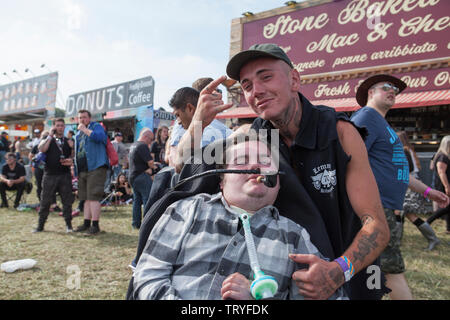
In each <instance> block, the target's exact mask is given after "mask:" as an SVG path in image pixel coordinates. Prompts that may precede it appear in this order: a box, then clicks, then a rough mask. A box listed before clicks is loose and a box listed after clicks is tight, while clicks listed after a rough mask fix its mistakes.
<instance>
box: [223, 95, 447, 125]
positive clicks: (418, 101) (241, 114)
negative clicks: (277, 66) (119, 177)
mask: <svg viewBox="0 0 450 320" xmlns="http://www.w3.org/2000/svg"><path fill="white" fill-rule="evenodd" d="M395 101H396V103H395V106H394V107H393V109H399V108H415V107H427V106H437V105H444V104H450V90H448V89H447V90H435V91H422V92H411V93H401V94H399V95H398V96H397V97H396V98H395ZM311 103H312V104H314V105H325V106H329V107H332V108H335V109H336V111H356V110H358V109H359V108H360V106H359V104H358V103H357V102H356V99H355V98H341V99H326V100H311ZM216 118H217V119H235V118H256V114H255V113H254V112H253V110H252V109H251V108H250V107H248V106H246V107H237V108H234V109H230V110H227V111H226V112H222V113H220V114H218V115H217V116H216Z"/></svg>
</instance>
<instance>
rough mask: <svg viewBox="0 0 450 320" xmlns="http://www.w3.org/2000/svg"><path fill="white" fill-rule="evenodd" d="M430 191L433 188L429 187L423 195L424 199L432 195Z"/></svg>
mask: <svg viewBox="0 0 450 320" xmlns="http://www.w3.org/2000/svg"><path fill="white" fill-rule="evenodd" d="M430 191H431V188H430V187H428V188H427V190H425V192H424V193H423V197H424V198H427V197H428V194H429V193H430Z"/></svg>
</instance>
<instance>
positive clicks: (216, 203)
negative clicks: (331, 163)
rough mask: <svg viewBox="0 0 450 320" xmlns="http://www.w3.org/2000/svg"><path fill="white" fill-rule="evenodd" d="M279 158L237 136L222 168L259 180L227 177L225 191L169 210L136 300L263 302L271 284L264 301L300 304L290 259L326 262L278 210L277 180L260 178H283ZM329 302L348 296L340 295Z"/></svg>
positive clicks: (139, 271)
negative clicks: (261, 291)
mask: <svg viewBox="0 0 450 320" xmlns="http://www.w3.org/2000/svg"><path fill="white" fill-rule="evenodd" d="M274 158H275V157H272V155H271V154H270V149H269V147H268V145H267V144H266V143H265V142H263V141H262V140H255V139H251V137H250V136H249V135H245V136H242V135H238V136H235V137H234V138H233V140H232V143H230V144H227V148H226V151H225V152H224V159H223V160H224V161H223V162H222V163H224V165H223V168H225V169H233V170H254V171H258V169H259V172H260V173H259V174H258V173H253V174H250V173H246V174H242V173H241V174H236V173H224V174H222V175H221V177H220V190H221V191H220V192H218V193H216V194H212V195H211V194H208V193H200V194H197V195H194V196H191V197H188V198H185V199H182V200H179V201H176V202H174V203H172V204H171V205H170V206H169V207H168V208H167V209H166V210H165V212H164V214H163V215H162V216H161V218H159V219H158V221H157V223H156V225H155V226H154V228H153V229H152V231H151V233H150V236H149V237H148V240H147V242H146V245H145V248H144V250H143V252H142V254H141V255H140V258H139V260H138V263H137V266H136V269H135V272H134V281H133V288H134V289H133V292H132V295H133V298H135V299H189V300H193V299H207V300H217V299H233V300H238V299H245V300H248V299H252V296H253V297H254V298H256V299H259V298H261V295H260V296H258V290H259V289H261V288H262V289H267V283H268V282H271V283H273V284H274V287H271V289H270V290H271V293H270V294H269V296H263V297H270V296H271V297H274V298H276V299H303V296H302V295H301V294H300V293H299V289H298V288H297V286H296V284H295V281H294V279H293V278H292V274H293V273H294V272H295V271H296V270H298V269H300V268H302V266H299V265H297V264H296V263H295V262H294V261H293V260H292V259H291V258H292V256H291V254H308V255H315V256H318V257H320V258H322V257H323V256H322V255H321V253H320V252H319V251H318V250H317V248H316V247H315V246H314V245H313V244H312V242H311V241H310V237H309V234H308V232H307V231H306V229H304V228H303V227H301V226H300V225H298V224H296V223H294V222H293V221H292V220H290V219H288V218H286V217H283V216H281V215H280V214H279V212H278V210H277V208H275V207H274V206H273V204H274V202H275V200H276V198H277V195H278V191H279V188H280V184H279V179H278V176H275V177H276V180H275V182H274V183H273V185H270V186H268V185H266V183H262V180H263V179H261V178H263V177H264V175H263V174H262V173H263V172H278V168H277V166H276V164H275V161H274ZM266 179H267V176H266ZM248 221H249V222H248ZM249 225H251V227H250V226H249ZM141 236H142V233H141ZM253 278H255V281H253V283H252V282H251V280H249V279H252V280H253ZM269 286H270V285H269ZM256 287H258V288H259V289H255V288H256ZM330 299H346V295H345V293H344V291H343V289H342V288H341V289H339V290H337V291H336V292H335V293H334V294H333V295H332V296H331V297H330Z"/></svg>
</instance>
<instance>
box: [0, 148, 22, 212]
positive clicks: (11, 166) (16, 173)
mask: <svg viewBox="0 0 450 320" xmlns="http://www.w3.org/2000/svg"><path fill="white" fill-rule="evenodd" d="M5 159H6V164H5V165H4V166H3V168H2V173H1V175H0V194H1V197H2V204H1V207H2V208H8V207H9V206H8V199H7V198H6V190H9V191H11V190H15V191H16V199H15V201H14V208H17V207H18V206H19V204H20V200H21V198H22V195H23V192H24V190H25V186H26V182H25V176H26V171H25V167H24V166H23V165H21V164H20V163H18V162H17V159H16V155H15V154H14V153H13V152H9V153H7V154H6V156H5Z"/></svg>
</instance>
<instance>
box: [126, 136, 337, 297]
mask: <svg viewBox="0 0 450 320" xmlns="http://www.w3.org/2000/svg"><path fill="white" fill-rule="evenodd" d="M216 143H220V144H225V143H226V142H225V141H224V140H223V141H218V142H214V144H216ZM212 149H213V150H214V147H212ZM213 152H214V151H213ZM212 156H214V154H212ZM279 170H280V171H281V172H283V173H284V174H282V175H280V184H281V188H280V191H279V193H278V198H277V200H276V202H275V204H274V205H275V206H276V207H277V208H278V210H279V211H280V213H282V214H283V215H284V216H285V217H287V218H289V219H291V220H293V221H295V222H296V223H298V224H300V225H302V226H303V227H304V228H305V229H306V230H307V231H308V232H309V234H310V235H311V240H312V241H313V243H314V244H315V245H316V247H317V248H318V249H319V251H320V252H321V253H322V254H323V255H324V256H325V257H333V256H334V253H333V249H332V246H331V242H330V239H329V238H328V236H327V234H328V233H327V230H326V226H325V223H324V222H323V219H322V217H321V215H320V213H319V211H318V210H317V208H316V206H315V205H314V203H313V201H312V200H311V198H310V197H309V195H308V193H307V191H306V190H305V189H304V187H303V185H302V184H301V183H300V182H299V181H298V178H297V176H296V174H295V172H294V171H293V169H292V167H291V166H290V165H289V163H287V162H286V161H285V160H284V159H283V157H280V166H279ZM213 171H215V172H217V171H218V170H217V166H216V164H215V163H213V164H206V163H201V164H195V163H193V161H191V164H185V165H184V166H183V168H182V170H181V172H180V175H179V179H178V181H179V182H178V183H177V184H176V185H175V186H174V187H172V188H171V185H170V180H171V179H172V176H173V172H172V173H170V171H162V172H159V173H158V174H157V175H155V180H156V181H158V180H159V179H161V181H162V182H161V183H158V184H157V183H155V182H156V181H154V183H153V185H154V186H158V187H157V188H159V190H153V187H152V191H151V193H150V197H149V199H148V202H147V204H146V206H145V210H144V212H145V216H144V219H143V221H142V224H141V228H140V230H139V240H138V246H137V252H136V256H135V258H134V260H133V263H132V266H131V267H132V268H133V267H135V266H136V265H137V263H138V261H139V258H140V256H141V254H142V252H143V250H144V248H145V246H146V243H147V239H148V237H149V235H150V233H151V231H152V229H153V227H154V226H155V224H156V223H157V222H158V220H159V218H160V217H161V216H162V215H163V213H164V212H165V210H166V209H167V207H168V206H170V205H171V204H172V203H174V202H176V201H178V200H181V199H184V198H187V197H191V196H194V195H196V194H199V193H209V194H215V193H217V192H219V191H220V186H219V184H220V178H219V175H218V174H212V175H209V174H207V173H209V172H213ZM242 173H244V172H242ZM164 174H165V175H166V176H165V177H162V175H164ZM283 186H284V187H283ZM299 193H300V194H301V196H300V197H299ZM298 212H301V213H302V214H298ZM133 281H134V276H132V277H131V279H130V282H129V286H128V291H127V294H126V299H128V300H133V299H134V296H133V291H134V287H133Z"/></svg>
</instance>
